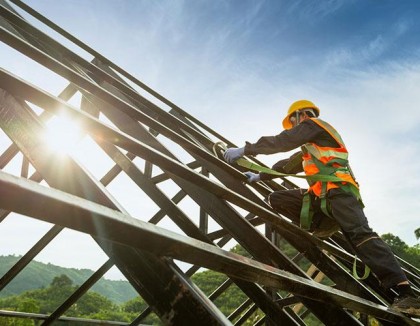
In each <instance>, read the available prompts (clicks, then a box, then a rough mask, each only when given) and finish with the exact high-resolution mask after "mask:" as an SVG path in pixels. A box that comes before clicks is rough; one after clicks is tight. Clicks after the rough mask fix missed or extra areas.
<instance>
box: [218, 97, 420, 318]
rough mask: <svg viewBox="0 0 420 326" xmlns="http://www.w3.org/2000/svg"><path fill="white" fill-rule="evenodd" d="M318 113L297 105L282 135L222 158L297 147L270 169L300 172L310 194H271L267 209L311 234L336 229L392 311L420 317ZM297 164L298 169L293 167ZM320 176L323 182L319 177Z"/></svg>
mask: <svg viewBox="0 0 420 326" xmlns="http://www.w3.org/2000/svg"><path fill="white" fill-rule="evenodd" d="M319 114H320V110H319V108H318V107H317V106H316V105H315V104H314V103H312V102H311V101H307V100H299V101H296V102H294V103H293V104H292V105H291V106H290V108H289V110H288V112H287V115H286V117H285V118H284V120H283V127H284V129H285V130H284V131H282V132H281V133H280V134H278V135H276V136H266V137H261V138H260V139H259V140H258V141H257V142H256V143H249V142H246V143H245V146H244V147H241V148H229V149H227V150H226V151H225V153H224V158H225V160H226V161H227V162H228V163H234V162H235V161H237V160H238V159H239V158H240V157H242V156H243V155H257V154H274V153H279V152H288V151H291V150H293V149H296V148H299V147H300V149H301V151H300V152H297V153H295V154H294V155H292V156H291V157H290V158H289V159H285V160H281V161H279V162H278V163H276V164H275V165H274V166H273V170H276V171H278V172H280V173H293V174H295V173H299V172H305V174H306V176H307V180H308V183H309V189H287V190H278V191H274V192H273V193H271V194H270V195H269V197H268V201H269V203H270V205H271V206H272V207H273V209H275V210H276V211H278V212H279V213H280V214H282V215H284V216H286V217H288V218H290V219H291V220H292V221H293V222H294V223H296V224H298V225H301V227H303V228H304V229H307V230H308V231H310V232H314V235H318V236H328V235H331V233H333V232H334V231H337V230H338V228H339V229H341V231H342V233H343V235H344V236H345V238H346V239H347V241H348V242H349V243H350V245H351V247H352V248H353V250H354V252H355V253H356V255H357V257H359V258H360V259H361V260H362V261H363V263H364V264H366V265H367V266H369V268H370V269H371V270H372V272H373V273H374V274H375V275H376V276H377V277H378V279H379V281H380V282H381V285H382V286H383V287H384V288H386V289H393V290H395V291H396V292H397V293H398V295H397V296H396V298H395V300H394V303H393V304H392V306H391V307H392V308H393V309H395V310H397V311H400V312H402V313H406V314H409V315H411V316H416V317H420V299H419V298H418V297H416V294H415V293H414V291H413V289H412V288H411V286H410V284H409V282H408V279H407V277H406V275H405V274H404V272H403V271H402V269H401V267H400V265H399V263H398V262H397V260H396V259H395V257H394V254H393V253H392V251H391V249H390V248H389V247H388V245H387V244H386V243H385V242H384V241H383V240H382V239H381V238H380V237H379V236H378V235H377V233H375V232H373V230H372V229H371V228H370V227H369V224H368V221H367V219H366V216H365V214H364V212H363V207H364V206H363V203H362V200H361V197H360V193H359V186H358V184H357V182H356V181H355V178H354V176H353V174H352V172H351V169H350V167H349V165H348V152H347V149H346V147H345V145H344V142H343V140H342V139H341V137H340V135H339V134H338V132H337V131H336V130H335V129H334V128H333V127H332V126H331V125H329V124H328V123H327V122H325V121H323V120H321V119H319V118H318V116H319ZM296 160H297V161H298V162H299V164H297V165H296V164H293V162H296ZM245 175H246V176H247V178H248V182H257V181H260V180H268V179H272V178H274V177H276V176H275V175H272V174H267V173H259V174H257V173H253V172H246V173H245ZM325 175H327V176H328V177H326V178H324V179H322V178H320V176H325ZM317 177H318V179H317ZM320 227H321V228H320ZM319 229H321V231H320V232H319V233H318V234H317V231H319Z"/></svg>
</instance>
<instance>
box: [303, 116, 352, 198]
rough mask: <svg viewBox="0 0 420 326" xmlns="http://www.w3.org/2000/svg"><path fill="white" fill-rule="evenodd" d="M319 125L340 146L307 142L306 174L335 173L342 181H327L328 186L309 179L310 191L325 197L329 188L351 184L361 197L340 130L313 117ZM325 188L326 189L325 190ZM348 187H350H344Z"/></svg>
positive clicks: (304, 154) (305, 155) (304, 152)
mask: <svg viewBox="0 0 420 326" xmlns="http://www.w3.org/2000/svg"><path fill="white" fill-rule="evenodd" d="M311 120H312V121H313V122H315V123H316V124H317V125H318V126H320V127H321V128H322V129H324V130H325V131H326V132H328V134H329V135H330V136H331V137H332V138H333V139H334V140H335V141H336V142H337V144H338V145H339V147H322V146H318V145H316V144H314V143H307V144H305V145H303V146H302V151H303V169H304V171H305V174H306V175H317V174H321V175H333V176H336V177H338V178H339V179H340V180H341V181H342V182H330V181H328V182H327V185H326V188H325V185H324V187H323V184H322V183H323V182H322V181H311V180H310V179H308V183H309V186H310V187H309V190H308V191H309V192H311V193H313V194H314V195H316V196H318V197H324V196H325V194H326V192H328V190H330V189H333V188H339V187H343V186H345V185H351V186H350V188H353V189H351V190H350V189H349V190H350V191H351V192H352V193H354V194H355V195H356V197H357V198H358V199H360V195H359V191H358V188H359V187H358V185H357V183H356V181H355V180H354V178H353V177H352V175H351V173H350V171H349V168H348V152H347V149H346V147H345V145H344V143H343V140H342V139H341V137H340V135H339V134H338V132H337V131H336V130H335V129H334V128H333V127H332V126H331V125H329V124H328V123H326V122H325V121H322V120H321V119H318V118H311ZM323 188H324V191H323ZM343 188H348V187H343Z"/></svg>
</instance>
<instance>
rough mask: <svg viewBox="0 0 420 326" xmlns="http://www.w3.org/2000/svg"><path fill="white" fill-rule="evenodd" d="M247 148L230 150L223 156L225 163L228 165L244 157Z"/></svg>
mask: <svg viewBox="0 0 420 326" xmlns="http://www.w3.org/2000/svg"><path fill="white" fill-rule="evenodd" d="M244 152H245V147H240V148H228V149H227V150H226V152H225V153H224V154H223V157H224V158H225V161H226V162H228V163H233V162H235V161H236V160H238V159H239V158H240V157H242V156H243V155H244Z"/></svg>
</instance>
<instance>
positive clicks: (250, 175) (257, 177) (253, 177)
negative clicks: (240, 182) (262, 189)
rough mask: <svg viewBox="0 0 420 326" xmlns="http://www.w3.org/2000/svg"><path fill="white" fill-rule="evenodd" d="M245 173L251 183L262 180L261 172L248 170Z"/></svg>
mask: <svg viewBox="0 0 420 326" xmlns="http://www.w3.org/2000/svg"><path fill="white" fill-rule="evenodd" d="M244 174H245V175H246V177H247V178H248V182H249V183H252V182H258V181H260V180H261V178H260V174H259V173H254V172H251V171H247V172H244Z"/></svg>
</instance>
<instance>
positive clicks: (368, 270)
mask: <svg viewBox="0 0 420 326" xmlns="http://www.w3.org/2000/svg"><path fill="white" fill-rule="evenodd" d="M369 274H370V268H369V266H368V265H365V272H364V274H363V276H359V275H358V274H357V256H354V262H353V277H354V278H355V279H356V280H360V281H363V280H365V279H367V278H368V276H369Z"/></svg>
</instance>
